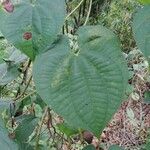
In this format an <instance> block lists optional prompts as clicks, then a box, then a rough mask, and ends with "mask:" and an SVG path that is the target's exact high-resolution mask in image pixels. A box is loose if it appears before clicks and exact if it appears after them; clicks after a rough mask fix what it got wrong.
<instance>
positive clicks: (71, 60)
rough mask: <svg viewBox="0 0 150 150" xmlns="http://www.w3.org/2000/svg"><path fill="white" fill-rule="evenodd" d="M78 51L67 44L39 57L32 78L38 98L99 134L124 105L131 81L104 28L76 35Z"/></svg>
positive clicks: (114, 40) (114, 42)
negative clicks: (125, 94) (123, 101)
mask: <svg viewBox="0 0 150 150" xmlns="http://www.w3.org/2000/svg"><path fill="white" fill-rule="evenodd" d="M77 34H78V43H79V49H78V50H79V51H78V52H77V51H75V52H74V50H72V49H70V46H69V44H68V40H66V39H65V38H64V39H62V40H60V41H59V42H58V43H57V45H56V46H55V47H54V48H52V49H50V50H49V51H47V52H46V53H43V54H42V55H39V56H38V57H37V58H36V60H35V63H34V67H33V76H34V81H35V85H36V88H37V91H38V93H39V94H40V96H41V97H42V98H43V100H45V101H46V102H47V104H49V105H50V106H51V107H52V108H53V109H54V110H55V111H56V112H57V113H59V114H60V115H62V116H63V117H64V118H65V119H66V120H67V122H68V123H69V124H72V125H73V126H75V127H77V128H83V129H86V130H88V131H92V132H93V133H95V134H96V135H97V136H99V134H100V132H101V131H102V130H103V128H104V127H105V126H106V124H107V123H108V121H109V120H110V119H111V117H112V115H113V114H114V113H115V112H116V109H117V108H118V107H119V105H120V104H121V102H122V99H123V95H124V92H125V89H126V83H127V68H126V65H125V64H124V61H123V58H122V54H121V50H120V42H118V39H117V37H116V36H115V35H114V34H113V33H112V32H110V31H109V30H108V29H106V28H104V27H102V26H87V27H82V28H80V29H79V31H78V33H77Z"/></svg>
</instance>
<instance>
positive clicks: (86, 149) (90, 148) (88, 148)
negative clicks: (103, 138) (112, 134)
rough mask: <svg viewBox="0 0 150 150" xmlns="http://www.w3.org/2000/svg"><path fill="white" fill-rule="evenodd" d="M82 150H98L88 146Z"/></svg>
mask: <svg viewBox="0 0 150 150" xmlns="http://www.w3.org/2000/svg"><path fill="white" fill-rule="evenodd" d="M82 150H96V148H95V147H94V146H93V145H88V146H86V147H84V148H83V149H82Z"/></svg>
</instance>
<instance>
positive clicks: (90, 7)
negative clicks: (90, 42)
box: [84, 0, 93, 26]
mask: <svg viewBox="0 0 150 150" xmlns="http://www.w3.org/2000/svg"><path fill="white" fill-rule="evenodd" d="M92 2H93V0H90V5H89V10H88V14H87V17H86V20H85V23H84V26H85V25H86V24H87V22H88V20H89V17H90V13H91V9H92Z"/></svg>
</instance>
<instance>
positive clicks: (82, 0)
mask: <svg viewBox="0 0 150 150" xmlns="http://www.w3.org/2000/svg"><path fill="white" fill-rule="evenodd" d="M83 2H84V0H81V1H80V3H79V4H78V5H77V6H76V7H75V8H74V10H73V11H72V12H71V13H69V14H68V15H67V17H66V18H65V20H67V19H68V18H69V17H70V16H71V15H72V14H73V13H74V12H75V11H76V10H77V9H78V8H79V7H80V5H81V4H82V3H83Z"/></svg>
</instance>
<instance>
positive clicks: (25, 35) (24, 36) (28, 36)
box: [23, 32, 32, 40]
mask: <svg viewBox="0 0 150 150" xmlns="http://www.w3.org/2000/svg"><path fill="white" fill-rule="evenodd" d="M23 38H24V39H25V40H30V39H31V38H32V33H31V32H26V33H24V35H23Z"/></svg>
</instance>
